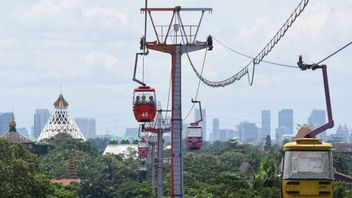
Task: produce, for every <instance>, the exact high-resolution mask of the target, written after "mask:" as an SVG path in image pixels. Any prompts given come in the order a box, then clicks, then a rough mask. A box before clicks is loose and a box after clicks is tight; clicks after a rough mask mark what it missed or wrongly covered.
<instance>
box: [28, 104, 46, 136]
mask: <svg viewBox="0 0 352 198" xmlns="http://www.w3.org/2000/svg"><path fill="white" fill-rule="evenodd" d="M49 117H50V112H49V110H48V109H36V110H35V113H34V125H33V131H32V136H33V137H34V138H35V139H37V138H38V137H39V135H40V133H41V132H42V130H43V128H44V126H45V124H46V122H47V121H48V119H49Z"/></svg>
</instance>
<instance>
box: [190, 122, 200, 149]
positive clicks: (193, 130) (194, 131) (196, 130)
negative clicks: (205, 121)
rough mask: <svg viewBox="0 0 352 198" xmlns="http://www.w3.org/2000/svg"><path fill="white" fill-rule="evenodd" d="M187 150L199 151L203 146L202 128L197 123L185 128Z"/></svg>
mask: <svg viewBox="0 0 352 198" xmlns="http://www.w3.org/2000/svg"><path fill="white" fill-rule="evenodd" d="M186 137H187V143H186V144H187V149H188V150H199V149H200V148H201V147H202V144H203V135H202V127H201V126H199V123H198V122H195V123H191V124H190V125H189V126H188V127H187V134H186Z"/></svg>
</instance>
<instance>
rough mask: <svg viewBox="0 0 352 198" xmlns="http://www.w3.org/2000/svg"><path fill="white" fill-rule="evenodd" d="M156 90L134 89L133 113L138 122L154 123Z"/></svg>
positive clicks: (150, 88) (147, 88)
mask: <svg viewBox="0 0 352 198" xmlns="http://www.w3.org/2000/svg"><path fill="white" fill-rule="evenodd" d="M155 99H156V98H155V89H154V88H152V87H150V86H139V87H137V88H135V89H134V96H133V113H134V117H135V118H136V120H137V121H138V122H153V121H154V117H155V114H156V102H155Z"/></svg>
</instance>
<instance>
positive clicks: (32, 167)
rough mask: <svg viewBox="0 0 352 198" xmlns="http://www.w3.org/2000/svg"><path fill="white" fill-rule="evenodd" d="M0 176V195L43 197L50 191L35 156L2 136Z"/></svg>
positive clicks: (28, 197)
mask: <svg viewBox="0 0 352 198" xmlns="http://www.w3.org/2000/svg"><path fill="white" fill-rule="evenodd" d="M0 178H1V179H0V195H1V197H21V198H32V197H33V198H41V197H43V198H44V197H47V195H48V194H49V193H50V191H51V189H50V186H49V179H48V177H47V176H46V175H44V174H42V173H40V170H39V163H38V160H37V158H36V156H35V155H33V154H31V153H30V152H29V151H28V150H27V149H25V148H24V147H22V146H21V145H18V144H13V143H9V142H7V141H6V140H4V139H2V138H0Z"/></svg>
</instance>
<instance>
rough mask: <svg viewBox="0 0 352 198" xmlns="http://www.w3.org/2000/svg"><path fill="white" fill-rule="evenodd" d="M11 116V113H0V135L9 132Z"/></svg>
mask: <svg viewBox="0 0 352 198" xmlns="http://www.w3.org/2000/svg"><path fill="white" fill-rule="evenodd" d="M12 115H13V113H12V112H6V113H0V135H3V134H5V133H7V132H8V131H9V129H10V128H9V122H10V120H11V118H12Z"/></svg>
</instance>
